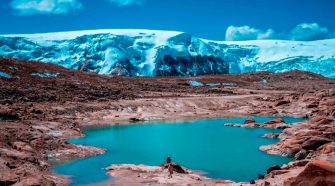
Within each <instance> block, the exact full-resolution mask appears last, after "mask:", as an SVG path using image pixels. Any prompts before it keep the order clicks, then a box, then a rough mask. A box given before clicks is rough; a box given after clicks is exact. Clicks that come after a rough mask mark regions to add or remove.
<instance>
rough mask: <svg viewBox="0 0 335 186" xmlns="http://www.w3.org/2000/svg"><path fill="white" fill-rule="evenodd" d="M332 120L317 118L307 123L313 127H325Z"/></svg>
mask: <svg viewBox="0 0 335 186" xmlns="http://www.w3.org/2000/svg"><path fill="white" fill-rule="evenodd" d="M332 121H333V120H332V119H330V118H326V117H317V118H313V119H311V120H310V121H309V122H310V123H311V124H314V125H326V124H330V123H331V122H332Z"/></svg>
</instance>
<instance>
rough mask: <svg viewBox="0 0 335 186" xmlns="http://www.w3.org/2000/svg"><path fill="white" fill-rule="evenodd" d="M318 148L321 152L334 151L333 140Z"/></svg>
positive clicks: (334, 144) (334, 143)
mask: <svg viewBox="0 0 335 186" xmlns="http://www.w3.org/2000/svg"><path fill="white" fill-rule="evenodd" d="M318 150H319V152H320V153H322V154H329V153H332V152H335V142H331V143H328V144H325V145H323V146H322V147H320V149H318Z"/></svg>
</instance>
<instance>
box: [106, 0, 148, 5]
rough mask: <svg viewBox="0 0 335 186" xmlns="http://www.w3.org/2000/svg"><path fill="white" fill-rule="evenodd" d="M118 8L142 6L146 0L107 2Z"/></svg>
mask: <svg viewBox="0 0 335 186" xmlns="http://www.w3.org/2000/svg"><path fill="white" fill-rule="evenodd" d="M106 1H108V2H110V3H113V4H116V5H118V6H129V5H142V4H143V3H144V1H145V0H106Z"/></svg>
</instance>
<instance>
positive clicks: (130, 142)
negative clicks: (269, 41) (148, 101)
mask: <svg viewBox="0 0 335 186" xmlns="http://www.w3.org/2000/svg"><path fill="white" fill-rule="evenodd" d="M245 119H246V118H223V119H210V120H195V121H179V122H157V123H156V124H133V125H117V126H109V127H99V128H93V129H89V130H85V131H84V133H85V135H86V137H85V138H78V139H71V140H69V141H70V142H71V143H75V144H81V145H90V146H95V147H101V148H104V149H107V153H105V154H103V155H99V156H95V157H90V158H86V159H81V160H77V161H73V162H70V163H67V164H63V165H59V166H56V167H54V168H53V169H52V170H53V171H55V172H56V173H58V174H63V175H71V176H73V178H72V181H73V183H72V185H84V184H97V183H100V182H104V181H106V180H108V179H109V177H108V176H107V175H106V171H105V170H103V169H102V168H105V167H108V166H110V165H111V164H125V163H126V164H145V165H160V164H161V163H164V161H165V158H166V157H167V156H170V157H171V158H172V160H173V161H174V162H176V163H179V164H181V165H182V166H185V167H187V168H190V169H192V170H200V171H202V172H205V175H206V176H208V177H211V178H222V179H230V180H234V181H249V180H251V179H256V178H257V175H258V174H259V173H261V174H264V173H265V171H266V169H267V168H269V167H270V166H272V165H274V164H278V165H282V164H285V163H288V162H290V161H291V159H290V158H285V157H280V156H273V155H268V154H266V153H264V152H262V151H260V150H259V147H260V146H261V145H268V144H273V143H276V142H277V141H278V140H277V139H266V138H261V136H262V135H263V134H266V133H277V132H280V130H275V129H263V128H236V127H226V126H224V124H225V123H243V122H244V121H245ZM253 119H255V120H256V121H257V122H259V123H264V122H266V121H269V120H271V119H274V117H254V118H253ZM283 119H284V120H285V121H286V123H294V122H298V121H302V120H303V119H299V118H291V117H283Z"/></svg>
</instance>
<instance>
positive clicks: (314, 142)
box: [301, 137, 331, 150]
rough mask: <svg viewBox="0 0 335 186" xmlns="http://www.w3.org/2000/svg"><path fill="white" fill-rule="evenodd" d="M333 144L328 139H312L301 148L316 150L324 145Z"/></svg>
mask: <svg viewBox="0 0 335 186" xmlns="http://www.w3.org/2000/svg"><path fill="white" fill-rule="evenodd" d="M329 142H331V140H330V139H328V138H322V137H311V138H309V139H308V140H307V141H305V142H303V143H302V145H301V147H302V148H303V149H305V150H315V149H317V148H318V147H320V146H321V145H323V144H326V143H329Z"/></svg>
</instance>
